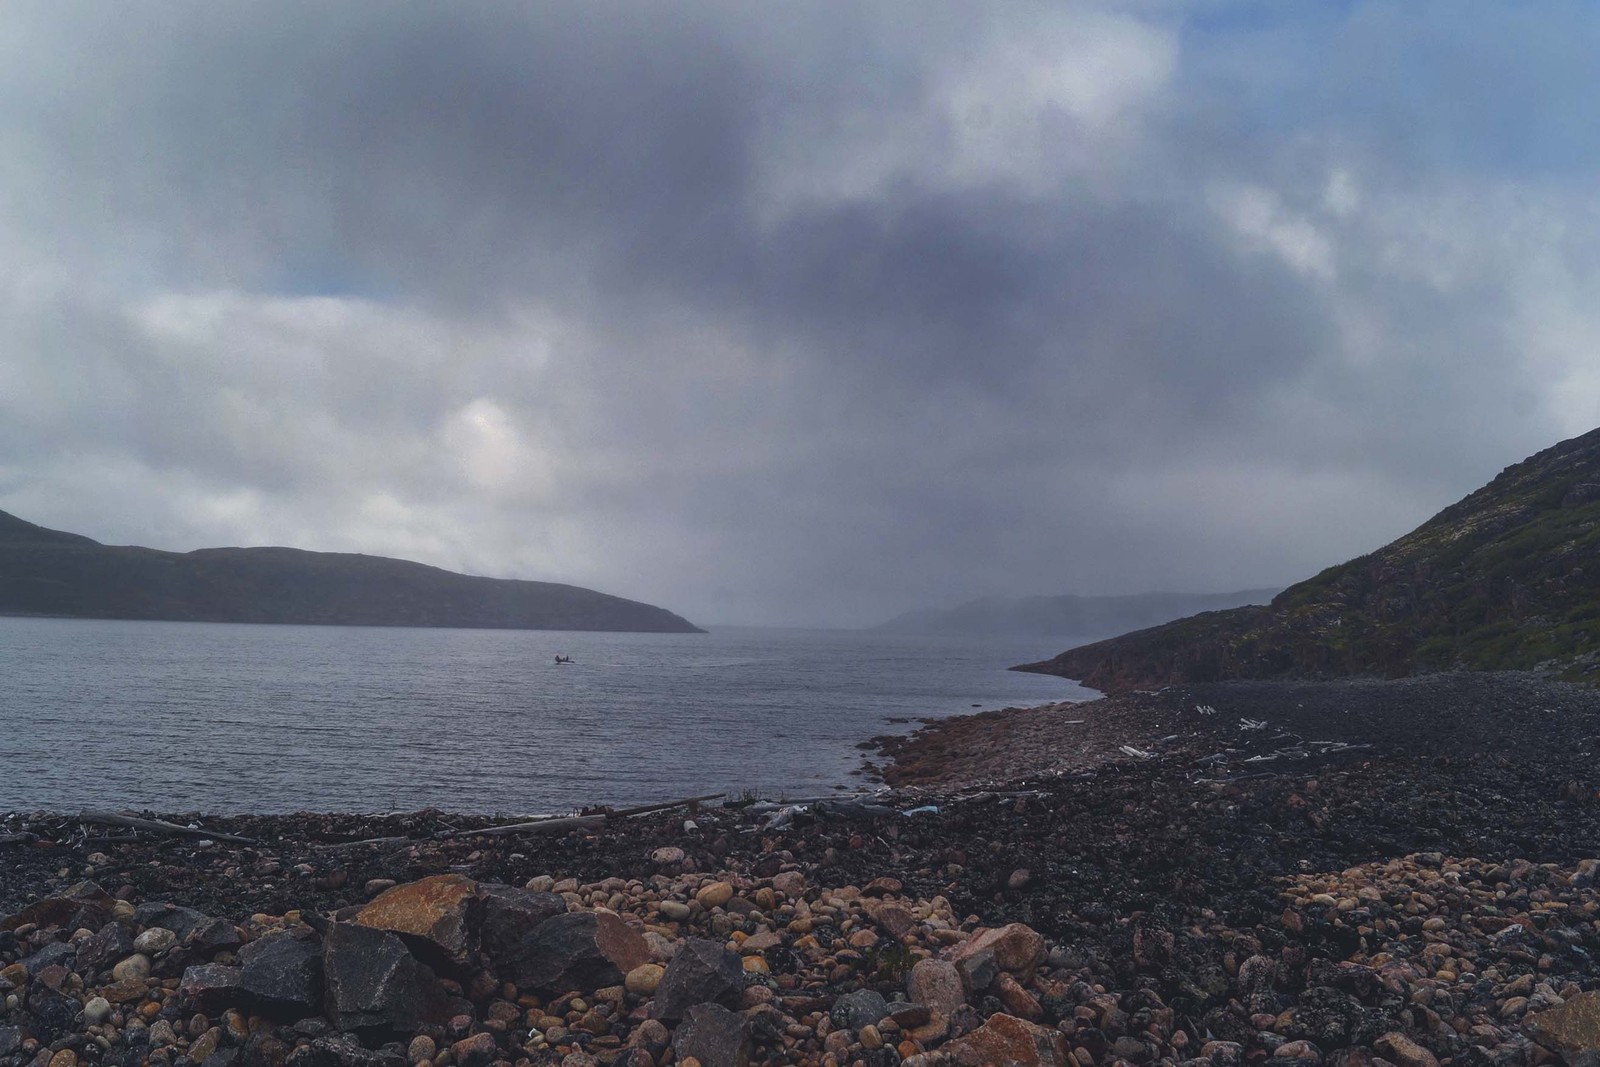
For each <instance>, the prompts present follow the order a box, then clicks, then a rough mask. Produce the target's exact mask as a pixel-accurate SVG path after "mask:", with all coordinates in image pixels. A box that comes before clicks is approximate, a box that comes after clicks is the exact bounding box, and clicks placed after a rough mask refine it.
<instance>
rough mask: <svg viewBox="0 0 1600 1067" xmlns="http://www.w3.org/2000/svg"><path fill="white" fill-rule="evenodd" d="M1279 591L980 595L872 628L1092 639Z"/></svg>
mask: <svg viewBox="0 0 1600 1067" xmlns="http://www.w3.org/2000/svg"><path fill="white" fill-rule="evenodd" d="M1277 592H1278V590H1277V589H1242V590H1238V591H1236V592H1232V593H1140V594H1137V595H1134V596H1073V595H1070V594H1068V595H1065V596H1031V597H980V598H979V599H977V600H969V601H967V602H966V603H964V604H958V605H957V606H955V607H953V608H924V609H921V610H918V611H908V612H905V613H904V614H901V615H897V616H895V617H894V618H892V619H890V620H889V621H888V622H885V623H882V624H880V625H879V626H876V627H874V629H876V630H879V631H883V632H887V633H903V634H948V635H963V634H965V635H970V636H973V637H1073V638H1077V639H1078V640H1094V639H1096V638H1100V637H1111V636H1114V635H1116V634H1120V633H1126V632H1128V631H1129V630H1140V629H1143V628H1145V627H1147V626H1155V625H1157V624H1159V623H1163V622H1169V621H1171V620H1173V619H1179V618H1182V617H1183V616H1185V615H1193V614H1195V613H1196V612H1201V611H1217V610H1219V609H1222V608H1236V607H1241V606H1243V605H1246V604H1265V603H1267V602H1268V601H1270V600H1271V599H1272V598H1273V596H1275V595H1276V594H1277Z"/></svg>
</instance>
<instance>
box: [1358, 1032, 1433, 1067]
mask: <svg viewBox="0 0 1600 1067" xmlns="http://www.w3.org/2000/svg"><path fill="white" fill-rule="evenodd" d="M1372 1047H1373V1048H1376V1049H1377V1050H1378V1051H1379V1052H1380V1053H1382V1054H1383V1058H1384V1059H1386V1060H1389V1061H1390V1062H1391V1063H1396V1064H1399V1067H1439V1061H1438V1060H1437V1059H1436V1058H1435V1057H1434V1055H1433V1053H1431V1052H1429V1051H1428V1050H1427V1049H1425V1048H1423V1047H1422V1046H1421V1045H1419V1044H1417V1043H1416V1042H1415V1041H1413V1040H1411V1039H1410V1038H1409V1037H1407V1036H1406V1035H1405V1034H1402V1033H1400V1032H1399V1031H1398V1030H1397V1031H1395V1032H1393V1033H1388V1034H1384V1035H1383V1036H1382V1037H1380V1038H1378V1040H1376V1041H1374V1042H1373V1043H1372Z"/></svg>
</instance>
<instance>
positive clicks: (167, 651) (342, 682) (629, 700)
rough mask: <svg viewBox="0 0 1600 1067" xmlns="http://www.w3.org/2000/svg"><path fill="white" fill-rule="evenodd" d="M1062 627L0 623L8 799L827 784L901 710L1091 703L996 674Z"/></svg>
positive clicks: (463, 802)
mask: <svg viewBox="0 0 1600 1067" xmlns="http://www.w3.org/2000/svg"><path fill="white" fill-rule="evenodd" d="M1068 643H1070V642H1062V641H1060V640H1046V641H1043V642H1038V641H1035V642H1029V641H1014V640H1013V641H1005V642H991V641H981V640H977V641H974V640H965V639H960V640H958V639H947V638H926V637H899V636H886V635H882V634H872V633H861V632H852V631H801V630H765V629H731V628H730V629H719V630H716V631H714V632H712V633H710V634H704V635H699V634H597V633H569V632H543V631H519V630H414V629H391V628H366V627H324V626H242V625H212V624H204V623H159V622H100V621H84V620H64V619H11V618H0V687H3V688H0V811H7V810H30V809H36V808H44V809H54V810H68V811H70V810H77V809H79V808H83V807H91V806H104V807H118V808H122V807H128V808H135V809H150V810H156V811H194V810H199V811H213V812H288V811H304V810H317V811H384V810H400V809H412V808H421V807H437V808H443V809H445V810H450V811H489V812H517V813H532V812H543V811H552V810H560V809H565V808H569V807H572V806H576V805H580V804H586V803H596V802H611V803H619V804H623V803H634V802H638V803H645V802H649V801H652V800H658V799H663V798H670V797H675V796H686V795H690V794H695V793H708V792H718V791H720V790H723V789H731V790H742V789H756V790H760V791H762V792H763V793H765V794H768V795H782V794H788V795H802V794H812V793H824V792H828V791H829V790H830V789H831V787H833V786H836V785H840V784H846V785H848V784H853V783H859V782H860V781H861V779H860V778H852V777H851V776H850V772H851V771H852V770H854V769H856V768H857V767H858V766H859V765H860V759H861V754H860V753H859V752H858V751H857V750H856V749H855V747H854V746H855V744H856V742H858V741H861V740H864V739H866V738H868V737H871V736H873V735H874V734H879V733H890V732H896V731H903V730H907V729H911V728H912V727H911V726H890V725H889V724H887V723H886V721H885V720H886V719H887V718H888V717H891V716H945V715H953V714H961V713H965V712H969V711H971V710H973V708H972V705H974V704H977V705H981V706H982V707H983V708H984V709H989V708H998V707H1005V706H1008V705H1029V704H1042V703H1048V702H1051V701H1056V700H1072V699H1083V698H1086V697H1088V696H1091V695H1093V694H1091V693H1089V692H1088V691H1087V690H1084V689H1081V688H1079V687H1077V686H1075V685H1073V684H1072V683H1070V682H1066V681H1064V680H1062V679H1059V678H1050V677H1044V676H1040V675H1028V674H1017V673H1014V672H1010V671H1007V670H1005V668H1006V667H1007V666H1008V665H1010V664H1013V663H1019V662H1024V661H1026V660H1032V659H1042V658H1044V657H1046V656H1049V655H1053V654H1055V653H1056V652H1059V651H1060V650H1061V649H1062V648H1064V647H1067V644H1068ZM557 653H561V654H563V655H570V656H571V657H572V658H573V659H574V660H575V661H576V662H575V663H573V664H572V665H570V666H559V667H558V666H556V665H555V663H554V659H555V656H556V654H557Z"/></svg>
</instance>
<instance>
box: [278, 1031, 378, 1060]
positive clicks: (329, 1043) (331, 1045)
mask: <svg viewBox="0 0 1600 1067" xmlns="http://www.w3.org/2000/svg"><path fill="white" fill-rule="evenodd" d="M287 1064H288V1067H406V1058H405V1057H404V1056H403V1055H401V1054H400V1053H398V1052H386V1051H374V1050H372V1049H367V1048H362V1047H361V1045H360V1043H359V1042H357V1041H356V1040H355V1039H353V1038H350V1037H347V1036H343V1035H340V1036H337V1037H335V1036H332V1035H329V1036H326V1037H319V1038H315V1039H313V1040H312V1042H311V1043H310V1044H309V1045H303V1046H301V1047H300V1048H297V1049H295V1050H294V1052H293V1053H291V1054H290V1055H289V1058H288V1060H287Z"/></svg>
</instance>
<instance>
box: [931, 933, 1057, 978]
mask: <svg viewBox="0 0 1600 1067" xmlns="http://www.w3.org/2000/svg"><path fill="white" fill-rule="evenodd" d="M985 950H987V951H990V952H993V953H994V962H995V964H996V965H997V966H998V967H999V968H1000V969H1001V970H1002V971H1008V972H1010V973H1012V974H1020V975H1022V976H1023V977H1025V978H1026V977H1029V976H1031V975H1032V974H1033V972H1034V970H1035V969H1036V968H1037V967H1038V966H1039V964H1040V963H1041V962H1042V961H1043V960H1044V938H1043V937H1041V936H1039V934H1038V933H1037V932H1036V931H1035V930H1034V929H1033V928H1032V927H1029V926H1025V925H1023V924H1022V923H1011V924H1010V925H1008V926H1002V927H1000V928H999V929H998V930H979V931H978V932H977V933H975V934H973V935H972V936H971V937H969V938H967V939H966V940H965V941H963V942H961V944H960V945H957V946H956V949H955V951H954V952H952V953H951V954H950V961H951V962H952V963H959V962H960V961H961V960H964V959H966V958H967V957H969V956H976V955H978V954H979V953H981V952H984V951H985Z"/></svg>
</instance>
